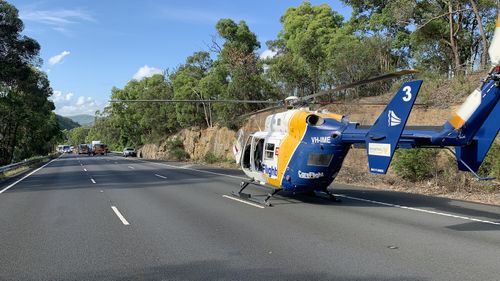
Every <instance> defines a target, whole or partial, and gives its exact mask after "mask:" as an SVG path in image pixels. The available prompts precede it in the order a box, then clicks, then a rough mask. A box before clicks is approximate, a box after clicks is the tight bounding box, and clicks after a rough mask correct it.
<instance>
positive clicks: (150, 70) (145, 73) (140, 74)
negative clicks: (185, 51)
mask: <svg viewBox="0 0 500 281" xmlns="http://www.w3.org/2000/svg"><path fill="white" fill-rule="evenodd" d="M162 73H163V71H162V70H161V69H159V68H156V67H149V66H148V65H144V66H143V67H141V68H139V70H137V72H136V73H135V74H134V76H133V77H132V79H135V80H141V79H142V78H144V77H151V76H153V75H155V74H162Z"/></svg>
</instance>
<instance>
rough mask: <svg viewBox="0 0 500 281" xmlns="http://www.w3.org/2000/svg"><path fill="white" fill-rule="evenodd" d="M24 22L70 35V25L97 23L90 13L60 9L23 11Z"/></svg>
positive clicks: (21, 16) (21, 14)
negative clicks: (34, 23)
mask: <svg viewBox="0 0 500 281" xmlns="http://www.w3.org/2000/svg"><path fill="white" fill-rule="evenodd" d="M19 17H20V18H21V19H22V20H23V21H31V22H36V23H38V24H41V25H45V26H48V27H50V28H51V29H53V30H55V31H58V32H61V33H63V34H65V35H70V34H71V33H70V31H69V30H68V28H67V27H68V26H69V25H73V24H77V23H81V22H95V21H96V20H95V19H94V17H92V15H90V13H88V12H87V11H85V10H81V9H73V10H68V9H59V10H39V11H36V10H30V9H25V10H24V11H23V10H21V13H20V16H19Z"/></svg>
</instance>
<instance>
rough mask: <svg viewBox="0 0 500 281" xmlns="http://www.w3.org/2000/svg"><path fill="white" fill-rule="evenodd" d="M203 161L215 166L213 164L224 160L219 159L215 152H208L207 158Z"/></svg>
mask: <svg viewBox="0 0 500 281" xmlns="http://www.w3.org/2000/svg"><path fill="white" fill-rule="evenodd" d="M203 161H205V162H206V163H208V164H213V163H216V162H221V161H222V158H221V157H218V156H217V155H215V154H214V153H213V152H211V151H209V152H207V154H205V156H204V157H203Z"/></svg>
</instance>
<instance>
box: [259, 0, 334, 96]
mask: <svg viewBox="0 0 500 281" xmlns="http://www.w3.org/2000/svg"><path fill="white" fill-rule="evenodd" d="M342 21H343V17H342V16H341V15H340V14H339V13H337V12H336V11H333V10H332V9H331V7H330V6H329V5H327V4H321V5H319V6H312V5H311V3H309V2H304V3H302V4H301V5H300V6H299V7H296V8H289V9H288V10H287V11H286V12H285V14H284V15H283V16H282V17H281V23H282V24H283V29H282V30H281V31H280V33H279V34H278V39H277V40H275V41H270V42H268V47H269V48H270V49H274V50H276V51H278V53H279V54H280V55H279V56H276V57H274V58H273V59H271V60H270V61H269V66H270V76H271V79H272V80H274V81H276V82H279V81H284V82H286V83H287V84H289V86H288V87H287V88H286V89H285V91H287V90H288V91H289V90H291V89H297V90H298V91H299V93H300V94H311V93H314V92H317V91H319V90H320V89H321V88H322V87H323V86H324V84H325V82H328V81H327V80H328V79H325V77H327V76H328V72H329V70H328V67H327V66H328V61H327V53H328V52H327V48H328V44H329V43H330V41H331V40H332V39H333V38H334V37H335V34H336V32H337V30H338V29H339V28H340V27H341V26H342ZM329 80H330V81H331V79H329ZM288 95H289V93H288Z"/></svg>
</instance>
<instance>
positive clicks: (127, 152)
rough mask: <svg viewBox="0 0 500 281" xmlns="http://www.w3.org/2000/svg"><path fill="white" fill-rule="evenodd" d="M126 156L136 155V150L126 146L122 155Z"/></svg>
mask: <svg viewBox="0 0 500 281" xmlns="http://www.w3.org/2000/svg"><path fill="white" fill-rule="evenodd" d="M128 156H132V157H137V152H136V151H135V149H134V148H132V147H127V148H125V149H124V150H123V157H128Z"/></svg>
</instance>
